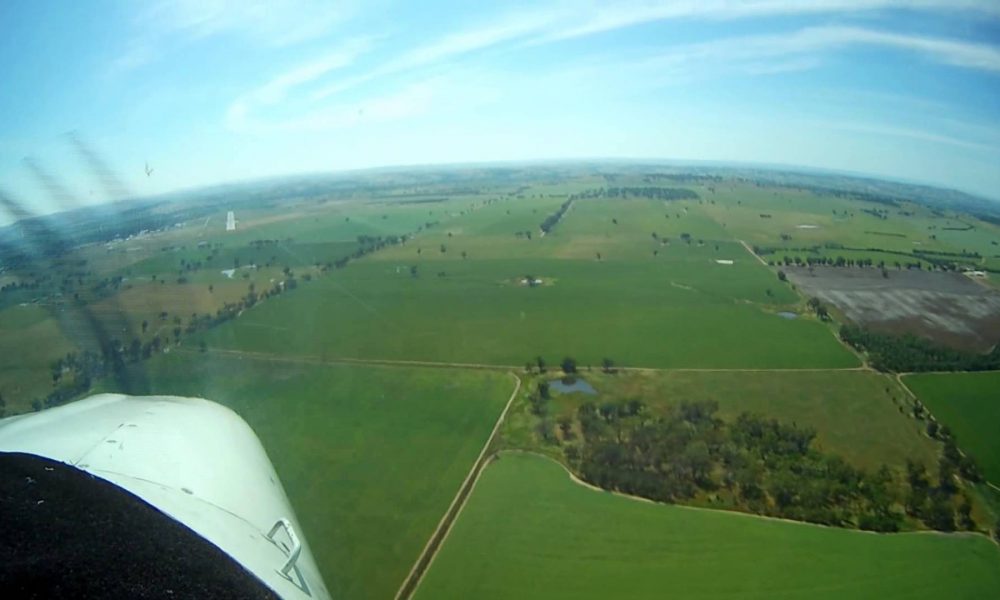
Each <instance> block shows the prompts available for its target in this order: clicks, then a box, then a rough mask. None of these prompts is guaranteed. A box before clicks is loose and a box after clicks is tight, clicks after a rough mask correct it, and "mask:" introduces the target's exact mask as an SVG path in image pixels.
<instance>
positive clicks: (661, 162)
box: [0, 156, 1000, 228]
mask: <svg viewBox="0 0 1000 600" xmlns="http://www.w3.org/2000/svg"><path fill="white" fill-rule="evenodd" d="M574 164H576V165H595V166H596V165H599V164H617V165H636V166H639V165H649V166H663V167H704V168H718V169H724V170H737V169H741V168H742V169H756V170H762V171H771V172H773V173H783V172H784V173H795V174H804V175H818V176H834V175H836V176H844V177H850V178H853V179H856V180H871V181H876V182H883V183H889V184H897V185H908V186H914V187H924V188H930V189H934V190H937V191H941V192H949V193H957V194H962V195H964V196H966V197H967V198H969V199H972V200H979V201H982V202H987V203H990V204H995V205H997V208H1000V195H998V196H996V197H990V196H986V195H983V194H981V193H976V192H969V191H966V190H962V189H959V188H956V187H951V186H946V185H943V184H939V183H934V182H928V181H921V180H915V179H908V178H904V177H895V176H890V175H880V174H876V173H869V172H864V171H853V170H846V169H836V168H830V167H816V166H807V165H796V164H789V163H772V162H755V161H740V160H720V159H682V158H640V157H631V158H630V157H601V156H594V157H572V158H530V159H504V160H485V161H467V162H441V163H402V164H389V165H379V166H373V167H356V168H346V169H331V170H326V171H298V172H290V173H284V174H275V175H264V176H260V177H248V178H243V179H231V180H225V181H220V182H217V183H205V184H197V185H192V186H184V187H178V188H176V189H174V190H170V191H166V192H160V193H156V194H149V195H142V196H129V197H125V198H117V199H112V200H107V201H104V202H97V203H94V204H82V205H80V206H76V207H72V208H66V209H63V210H56V211H52V212H47V213H38V214H33V215H31V216H30V217H22V218H19V219H15V220H12V221H7V222H2V223H0V228H6V227H9V226H11V225H14V224H16V223H18V222H20V221H23V220H25V219H31V218H41V217H51V216H55V215H59V214H63V213H67V212H71V211H73V210H80V209H87V208H95V209H96V208H100V207H104V206H110V205H114V204H129V203H135V202H143V201H146V202H150V201H156V200H159V199H163V200H170V199H172V198H173V197H178V196H185V195H190V194H197V193H199V192H210V191H212V190H217V189H225V188H233V187H240V186H248V185H254V184H265V183H269V182H280V181H292V180H295V179H310V178H324V177H326V178H339V177H350V176H352V175H364V174H377V173H380V172H381V173H388V172H396V173H405V172H415V171H425V172H426V171H434V170H448V169H473V168H498V167H503V166H521V167H542V166H546V165H560V166H569V165H574ZM0 217H2V215H0Z"/></svg>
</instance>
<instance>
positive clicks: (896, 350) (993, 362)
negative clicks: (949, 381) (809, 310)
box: [840, 325, 1000, 373]
mask: <svg viewBox="0 0 1000 600" xmlns="http://www.w3.org/2000/svg"><path fill="white" fill-rule="evenodd" d="M840 339H842V340H844V341H845V342H847V343H848V344H850V345H851V346H852V347H853V348H855V349H856V350H860V351H862V352H865V353H866V354H867V355H868V362H869V363H870V364H871V366H872V367H873V368H875V369H877V370H879V371H892V372H896V373H907V372H917V371H993V370H997V369H1000V346H997V347H995V348H993V350H992V351H991V352H990V353H989V354H977V353H975V352H967V351H964V350H956V349H954V348H949V347H947V346H943V345H941V344H938V343H936V342H933V341H931V340H928V339H926V338H922V337H918V336H915V335H913V334H911V333H907V334H903V335H893V334H888V333H878V332H875V331H872V330H871V329H868V328H867V327H861V326H858V325H842V326H841V328H840Z"/></svg>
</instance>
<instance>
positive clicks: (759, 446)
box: [547, 400, 975, 531]
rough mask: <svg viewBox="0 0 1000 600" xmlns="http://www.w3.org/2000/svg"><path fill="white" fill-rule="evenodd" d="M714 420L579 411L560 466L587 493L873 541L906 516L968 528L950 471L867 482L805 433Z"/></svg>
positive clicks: (881, 476)
mask: <svg viewBox="0 0 1000 600" xmlns="http://www.w3.org/2000/svg"><path fill="white" fill-rule="evenodd" d="M717 410H718V407H717V404H716V403H715V402H713V401H703V402H684V403H681V404H680V405H678V406H676V407H673V408H672V409H671V410H669V411H668V412H667V413H666V414H664V415H662V416H658V415H655V414H653V413H652V412H651V411H649V410H648V409H647V407H646V406H645V405H644V404H643V403H642V402H641V401H639V400H629V401H625V402H618V403H607V404H602V405H596V404H594V403H586V404H583V405H581V406H580V408H579V409H578V411H577V414H576V420H577V422H578V423H579V429H580V431H581V432H582V443H580V444H579V445H577V444H572V445H567V446H566V448H565V450H566V456H567V457H568V458H569V459H570V461H571V463H572V464H573V466H574V467H575V468H576V469H577V470H578V472H579V473H580V474H581V476H582V477H583V478H584V479H585V480H586V481H588V482H590V483H593V484H594V485H598V486H600V487H603V488H606V489H611V490H617V491H621V492H624V493H628V494H634V495H637V496H642V497H645V498H650V499H653V500H658V501H665V502H678V501H685V500H690V499H692V498H695V497H697V496H702V497H716V498H723V502H725V503H727V504H729V505H730V506H732V507H733V508H736V509H738V510H743V511H746V512H752V513H756V514H762V515H769V516H774V517H783V518H789V519H795V520H801V521H809V522H814V523H821V524H825V525H834V526H840V527H858V528H861V529H868V530H874V531H898V530H899V529H901V528H902V526H903V524H904V519H905V516H906V515H909V516H910V517H912V518H913V519H916V520H919V521H921V522H923V523H924V524H925V525H926V526H928V527H931V528H936V529H940V530H944V531H951V530H954V529H955V528H956V520H957V521H958V523H959V525H960V526H961V527H962V528H965V529H972V528H974V527H975V524H974V523H973V522H972V519H971V516H970V511H971V507H970V505H969V502H968V499H967V498H965V497H964V496H963V495H962V494H961V493H960V491H959V488H958V485H957V479H956V475H957V471H956V470H955V469H950V470H949V469H946V468H945V467H944V466H943V467H942V469H941V473H942V475H941V477H940V478H939V481H938V482H937V485H932V484H931V483H930V481H929V478H928V477H927V475H926V471H925V469H924V467H923V466H922V465H918V464H916V463H912V464H911V471H912V472H913V473H915V475H913V476H912V477H909V478H908V479H904V478H902V477H900V476H898V475H897V474H896V473H894V472H893V471H892V470H891V469H889V468H888V467H886V466H882V467H881V468H880V469H878V470H877V471H875V472H866V471H864V470H861V469H858V468H856V467H853V466H852V465H850V464H848V463H847V462H845V461H844V460H843V459H841V458H840V457H838V456H835V455H832V454H827V453H823V452H820V451H819V450H817V449H816V448H815V447H814V444H813V442H814V440H815V433H816V432H815V431H813V430H811V429H807V428H802V427H798V426H795V425H788V424H783V423H780V422H778V421H776V420H774V419H767V418H764V417H761V416H757V415H752V414H748V413H744V414H742V415H740V416H739V417H738V418H737V419H736V420H735V421H733V422H726V421H723V420H722V419H720V418H719V417H718V416H717V414H716V413H717ZM564 421H565V419H561V420H559V421H558V427H559V429H560V430H562V431H563V440H564V441H565V440H567V439H569V440H572V439H574V434H573V423H572V419H570V421H569V422H568V423H567V422H564ZM556 437H557V436H555V432H554V431H550V432H549V433H548V437H547V439H549V441H551V440H552V438H556ZM944 464H945V463H944V462H942V465H944ZM921 472H922V473H923V475H922V476H919V474H920V473H921ZM956 513H957V518H956Z"/></svg>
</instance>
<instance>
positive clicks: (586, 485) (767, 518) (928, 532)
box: [496, 448, 992, 541]
mask: <svg viewBox="0 0 1000 600" xmlns="http://www.w3.org/2000/svg"><path fill="white" fill-rule="evenodd" d="M508 453H509V454H530V455H532V456H538V457H541V458H544V459H546V460H549V461H552V462H554V463H555V464H557V465H559V467H560V468H562V470H563V471H565V472H566V475H567V476H568V477H569V479H570V481H572V482H573V483H575V484H576V485H579V486H580V487H583V488H586V489H588V490H591V491H594V492H601V493H604V494H611V495H613V496H618V497H619V498H624V499H626V500H632V501H634V502H644V503H646V504H654V505H657V506H670V507H675V508H679V509H683V510H693V511H698V512H706V513H715V514H719V513H723V514H727V515H734V516H737V517H747V518H751V519H760V520H762V521H778V522H781V523H791V524H793V525H802V526H804V527H818V528H820V529H838V530H842V531H854V532H857V533H867V534H871V535H886V536H888V535H916V534H919V535H948V536H950V535H953V536H958V537H976V536H983V537H985V538H986V539H988V540H990V541H992V538H991V537H990V536H989V535H987V534H985V533H982V532H980V531H950V532H946V531H936V530H927V529H921V530H918V531H894V532H880V531H869V530H867V529H849V528H847V527H837V526H835V525H823V524H822V523H810V522H809V521H796V520H795V519H785V518H782V517H770V516H767V515H757V514H754V513H748V512H743V511H739V510H725V509H721V508H706V507H704V506H691V505H689V504H676V503H672V502H661V501H659V500H653V499H651V498H643V497H642V496H634V495H632V494H626V493H625V492H619V491H616V490H606V489H604V488H602V487H599V486H596V485H594V484H592V483H588V482H586V481H584V480H582V479H580V478H579V477H578V476H577V475H576V473H574V472H573V471H571V470H570V469H569V467H567V466H566V465H564V464H563V463H562V462H560V461H558V460H556V459H554V458H552V457H551V456H547V455H545V454H542V453H541V452H535V451H534V450H521V449H517V448H512V449H505V450H501V451H499V452H497V453H496V454H497V455H503V454H508Z"/></svg>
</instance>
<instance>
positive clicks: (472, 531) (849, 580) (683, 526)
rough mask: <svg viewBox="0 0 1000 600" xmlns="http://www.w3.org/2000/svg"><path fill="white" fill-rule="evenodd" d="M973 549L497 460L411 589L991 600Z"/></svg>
mask: <svg viewBox="0 0 1000 600" xmlns="http://www.w3.org/2000/svg"><path fill="white" fill-rule="evenodd" d="M998 594H1000V549H998V548H997V546H996V545H995V544H993V543H991V542H990V541H989V540H987V539H985V538H983V537H980V536H957V535H952V536H944V535H938V534H896V535H878V534H871V533H862V532H857V531H845V530H841V529H834V528H824V527H817V526H812V525H803V524H798V523H787V522H781V521H774V520H764V519H760V518H756V517H747V516H743V515H737V514H730V513H723V512H717V511H704V510H698V509H688V508H681V507H675V506H665V505H657V504H652V503H648V502H640V501H636V500H632V499H628V498H622V497H618V496H615V495H612V494H610V493H607V492H600V491H595V490H592V489H588V488H585V487H583V486H581V485H578V484H576V483H573V482H572V481H571V480H570V479H569V477H568V476H567V474H566V472H565V471H564V470H563V469H562V468H561V467H560V466H559V465H557V464H556V463H554V462H552V461H549V460H547V459H544V458H540V457H537V456H533V455H517V454H504V455H501V457H500V459H499V460H498V461H496V462H494V463H492V464H491V465H490V466H489V467H488V468H487V469H486V471H485V473H484V474H483V476H482V478H481V480H480V481H479V483H478V484H477V486H476V489H475V492H474V493H473V496H472V498H471V500H470V501H469V503H468V505H467V506H466V507H465V510H464V511H463V512H462V515H461V517H460V518H459V520H458V522H457V523H456V525H455V527H454V529H453V531H452V532H451V535H450V536H449V538H448V543H447V544H446V545H445V546H444V548H443V549H442V551H441V552H440V554H439V555H438V557H437V559H436V560H435V562H434V563H433V565H432V566H431V568H430V570H429V571H428V573H427V576H426V578H425V580H424V581H423V583H422V584H421V586H420V587H419V588H418V590H417V597H418V598H421V599H428V598H664V597H679V598H720V597H724V598H776V597H780V598H810V599H814V598H837V599H840V598H884V599H891V598H918V597H919V598H970V599H971V598H988V597H996V596H997V595H998Z"/></svg>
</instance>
